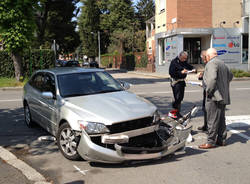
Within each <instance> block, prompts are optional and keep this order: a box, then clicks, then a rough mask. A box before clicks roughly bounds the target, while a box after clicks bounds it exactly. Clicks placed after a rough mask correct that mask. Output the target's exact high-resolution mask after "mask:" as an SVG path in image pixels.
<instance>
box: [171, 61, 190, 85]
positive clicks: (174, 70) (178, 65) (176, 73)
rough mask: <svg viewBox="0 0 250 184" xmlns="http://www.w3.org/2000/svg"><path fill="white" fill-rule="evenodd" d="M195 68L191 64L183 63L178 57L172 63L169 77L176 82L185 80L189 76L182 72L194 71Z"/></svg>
mask: <svg viewBox="0 0 250 184" xmlns="http://www.w3.org/2000/svg"><path fill="white" fill-rule="evenodd" d="M193 68H194V67H193V66H192V65H190V64H188V63H187V62H186V61H185V62H181V61H180V60H179V57H176V58H175V59H173V60H172V61H171V64H170V67H169V75H170V76H171V78H173V79H174V80H178V79H185V78H186V77H187V74H182V73H181V71H182V70H183V69H186V70H192V69H193Z"/></svg>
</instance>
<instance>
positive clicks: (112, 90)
mask: <svg viewBox="0 0 250 184" xmlns="http://www.w3.org/2000/svg"><path fill="white" fill-rule="evenodd" d="M117 91H123V90H122V89H109V90H101V91H97V92H95V93H92V94H100V93H111V92H117Z"/></svg>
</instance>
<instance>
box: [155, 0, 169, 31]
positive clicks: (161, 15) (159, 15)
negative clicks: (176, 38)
mask: <svg viewBox="0 0 250 184" xmlns="http://www.w3.org/2000/svg"><path fill="white" fill-rule="evenodd" d="M165 1H167V0H165ZM159 5H160V0H155V33H161V32H165V31H166V30H167V28H166V21H167V11H166V7H165V11H162V12H160V7H159Z"/></svg>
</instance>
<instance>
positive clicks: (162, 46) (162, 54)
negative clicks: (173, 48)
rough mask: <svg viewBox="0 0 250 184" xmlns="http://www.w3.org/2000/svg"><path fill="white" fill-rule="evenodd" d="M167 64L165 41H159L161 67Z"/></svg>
mask: <svg viewBox="0 0 250 184" xmlns="http://www.w3.org/2000/svg"><path fill="white" fill-rule="evenodd" d="M164 63H165V39H160V40H159V65H163V64H164Z"/></svg>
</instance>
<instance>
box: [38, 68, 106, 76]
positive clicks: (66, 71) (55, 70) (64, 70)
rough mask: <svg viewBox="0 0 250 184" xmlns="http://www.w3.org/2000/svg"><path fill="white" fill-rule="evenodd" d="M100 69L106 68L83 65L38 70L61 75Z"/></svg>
mask: <svg viewBox="0 0 250 184" xmlns="http://www.w3.org/2000/svg"><path fill="white" fill-rule="evenodd" d="M98 71H104V69H96V68H81V67H56V68H50V69H44V70H38V71H37V72H50V73H53V74H55V75H61V74H71V73H83V72H98ZM37 72H36V73H37Z"/></svg>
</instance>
